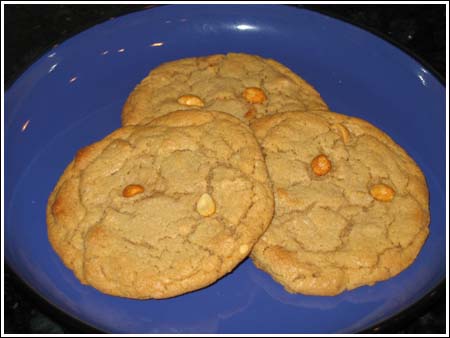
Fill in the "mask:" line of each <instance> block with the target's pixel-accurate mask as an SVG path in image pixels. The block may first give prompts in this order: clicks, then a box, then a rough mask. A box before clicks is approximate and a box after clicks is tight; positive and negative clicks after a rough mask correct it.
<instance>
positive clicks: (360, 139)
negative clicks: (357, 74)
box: [251, 112, 429, 295]
mask: <svg viewBox="0 0 450 338" xmlns="http://www.w3.org/2000/svg"><path fill="white" fill-rule="evenodd" d="M251 128H252V129H253V131H254V132H255V135H256V137H257V139H258V141H259V143H260V145H261V146H262V148H263V153H264V155H265V159H266V164H267V169H268V171H269V176H270V177H271V179H272V183H273V189H274V194H275V215H274V218H273V221H272V223H271V225H270V226H269V228H268V230H267V231H266V232H265V233H264V235H263V236H262V237H261V239H260V240H259V241H258V242H257V244H256V245H255V246H254V248H253V251H252V253H251V257H252V259H253V261H254V263H255V264H256V266H257V267H259V268H260V269H262V270H264V271H266V272H268V273H269V274H270V275H271V276H272V277H273V278H274V279H275V280H277V281H278V282H280V283H281V284H282V285H283V286H284V287H285V288H286V290H287V291H289V292H293V293H302V294H307V295H336V294H339V293H341V292H342V291H344V290H350V289H354V288H356V287H359V286H362V285H373V284H374V283H375V282H377V281H381V280H385V279H388V278H390V277H393V276H395V275H396V274H398V273H399V272H401V271H402V270H404V269H405V268H407V267H408V266H409V265H410V264H411V263H412V262H413V261H414V259H415V258H416V256H417V254H418V253H419V251H420V249H421V247H422V245H423V243H424V242H425V240H426V238H427V236H428V231H429V230H428V225H429V209H428V190H427V185H426V182H425V178H424V176H423V174H422V172H421V171H420V169H419V168H418V166H417V165H416V164H415V162H414V161H413V160H412V159H411V158H410V157H409V156H408V155H407V153H406V152H405V151H404V150H403V149H402V148H401V147H400V146H398V145H397V144H396V143H395V142H394V141H393V140H392V139H391V138H390V137H389V136H387V135H386V134H385V133H383V132H382V131H380V130H379V129H377V128H376V127H374V126H373V125H371V124H370V123H368V122H366V121H364V120H361V119H358V118H353V117H349V116H345V115H340V114H336V113H331V112H322V113H321V114H320V115H319V114H317V113H314V112H312V113H311V112H309V113H305V112H291V113H282V114H276V115H273V116H269V117H265V118H262V119H259V120H256V121H254V122H253V123H252V124H251Z"/></svg>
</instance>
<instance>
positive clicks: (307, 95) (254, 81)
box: [122, 53, 328, 125]
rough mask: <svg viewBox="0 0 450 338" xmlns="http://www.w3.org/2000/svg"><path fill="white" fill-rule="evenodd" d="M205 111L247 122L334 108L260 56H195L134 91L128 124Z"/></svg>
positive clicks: (125, 117)
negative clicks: (219, 113) (282, 113)
mask: <svg viewBox="0 0 450 338" xmlns="http://www.w3.org/2000/svg"><path fill="white" fill-rule="evenodd" d="M192 109H205V110H215V111H222V112H226V113H229V114H232V115H234V116H236V117H238V118H239V119H241V120H243V121H251V120H253V119H254V118H258V117H262V116H266V115H271V114H274V113H278V112H284V111H289V110H313V109H316V110H328V107H327V105H326V104H325V102H323V100H322V99H321V97H320V95H319V93H318V92H317V91H316V90H315V89H314V88H313V87H312V86H311V85H309V84H308V83H307V82H306V81H304V80H303V79H301V78H300V77H299V76H298V75H296V74H295V73H293V72H292V71H291V70H290V69H288V68H287V67H285V66H283V65H282V64H280V63H278V62H276V61H274V60H271V59H264V58H261V57H259V56H256V55H248V54H235V53H230V54H226V55H211V56H206V57H194V58H188V59H181V60H176V61H172V62H167V63H164V64H162V65H160V66H159V67H157V68H155V69H154V70H152V71H151V72H150V74H149V75H148V76H147V77H146V78H144V79H143V80H142V82H141V83H140V84H139V85H138V86H137V87H136V88H135V89H134V90H133V92H132V93H131V94H130V96H129V97H128V100H127V101H126V103H125V105H124V107H123V111H122V124H123V125H132V124H140V123H147V122H149V121H151V120H152V119H153V118H155V117H157V116H161V115H164V114H166V113H168V112H171V111H174V110H192Z"/></svg>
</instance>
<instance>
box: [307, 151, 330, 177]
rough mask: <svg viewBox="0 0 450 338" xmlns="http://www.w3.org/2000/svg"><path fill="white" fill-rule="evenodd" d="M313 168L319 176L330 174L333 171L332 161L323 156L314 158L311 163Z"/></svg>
mask: <svg viewBox="0 0 450 338" xmlns="http://www.w3.org/2000/svg"><path fill="white" fill-rule="evenodd" d="M311 168H312V171H313V172H314V174H316V175H317V176H323V175H326V174H328V172H329V171H330V170H331V162H330V160H329V159H328V158H327V157H326V156H325V155H323V154H321V155H318V156H316V157H314V159H313V160H312V161H311Z"/></svg>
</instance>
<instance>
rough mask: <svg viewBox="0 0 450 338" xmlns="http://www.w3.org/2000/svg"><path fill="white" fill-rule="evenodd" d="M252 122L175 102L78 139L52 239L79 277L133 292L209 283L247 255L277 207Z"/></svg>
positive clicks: (140, 294)
mask: <svg viewBox="0 0 450 338" xmlns="http://www.w3.org/2000/svg"><path fill="white" fill-rule="evenodd" d="M273 209H274V202H273V193H272V190H271V186H270V183H269V179H268V174H267V170H266V166H265V163H264V159H263V156H262V153H261V150H260V148H259V146H258V143H257V141H256V139H255V138H254V136H253V134H252V132H251V130H250V129H249V127H248V126H246V125H245V124H244V123H242V122H241V121H239V120H238V119H236V118H234V117H233V116H231V115H228V114H225V113H217V112H205V111H182V112H174V113H170V114H168V115H165V116H163V117H160V118H158V119H155V120H154V121H153V122H152V123H150V124H147V125H139V126H129V127H123V128H120V129H118V130H117V131H115V132H113V133H112V134H110V135H109V136H107V137H106V138H104V139H103V140H101V141H99V142H97V143H94V144H92V145H90V146H88V147H86V148H83V149H81V150H80V151H79V152H78V153H77V155H76V157H75V159H74V161H73V162H72V163H70V164H69V166H68V167H67V169H66V170H65V172H64V173H63V175H62V177H61V178H60V179H59V181H58V183H57V185H56V187H55V189H54V191H53V192H52V194H51V195H50V198H49V201H48V206H47V224H48V236H49V240H50V243H51V244H52V246H53V248H54V249H55V251H56V252H57V253H58V255H59V256H60V257H61V259H62V260H63V262H64V263H65V265H66V266H67V267H69V268H70V269H72V270H73V271H74V273H75V275H76V276H77V277H78V279H79V280H80V281H81V282H82V283H84V284H89V285H92V286H93V287H95V288H97V289H98V290H100V291H102V292H104V293H107V294H111V295H117V296H123V297H129V298H140V299H145V298H166V297H171V296H176V295H179V294H182V293H185V292H189V291H192V290H196V289H199V288H202V287H205V286H207V285H209V284H211V283H213V282H215V281H216V280H217V279H219V278H220V277H222V276H223V275H225V274H226V273H228V272H230V271H231V270H232V269H233V268H234V267H235V266H236V265H237V264H238V263H239V262H240V261H242V260H243V259H244V258H245V257H247V256H248V254H249V252H250V250H251V248H252V247H253V245H254V243H255V242H256V241H257V240H258V238H259V237H260V236H261V235H262V233H263V232H264V231H265V230H266V228H267V226H268V224H269V223H270V221H271V219H272V215H273Z"/></svg>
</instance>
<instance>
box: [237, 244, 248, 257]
mask: <svg viewBox="0 0 450 338" xmlns="http://www.w3.org/2000/svg"><path fill="white" fill-rule="evenodd" d="M247 252H248V245H247V244H243V245H241V246H240V247H239V253H240V254H241V255H244V254H246V253H247Z"/></svg>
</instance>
